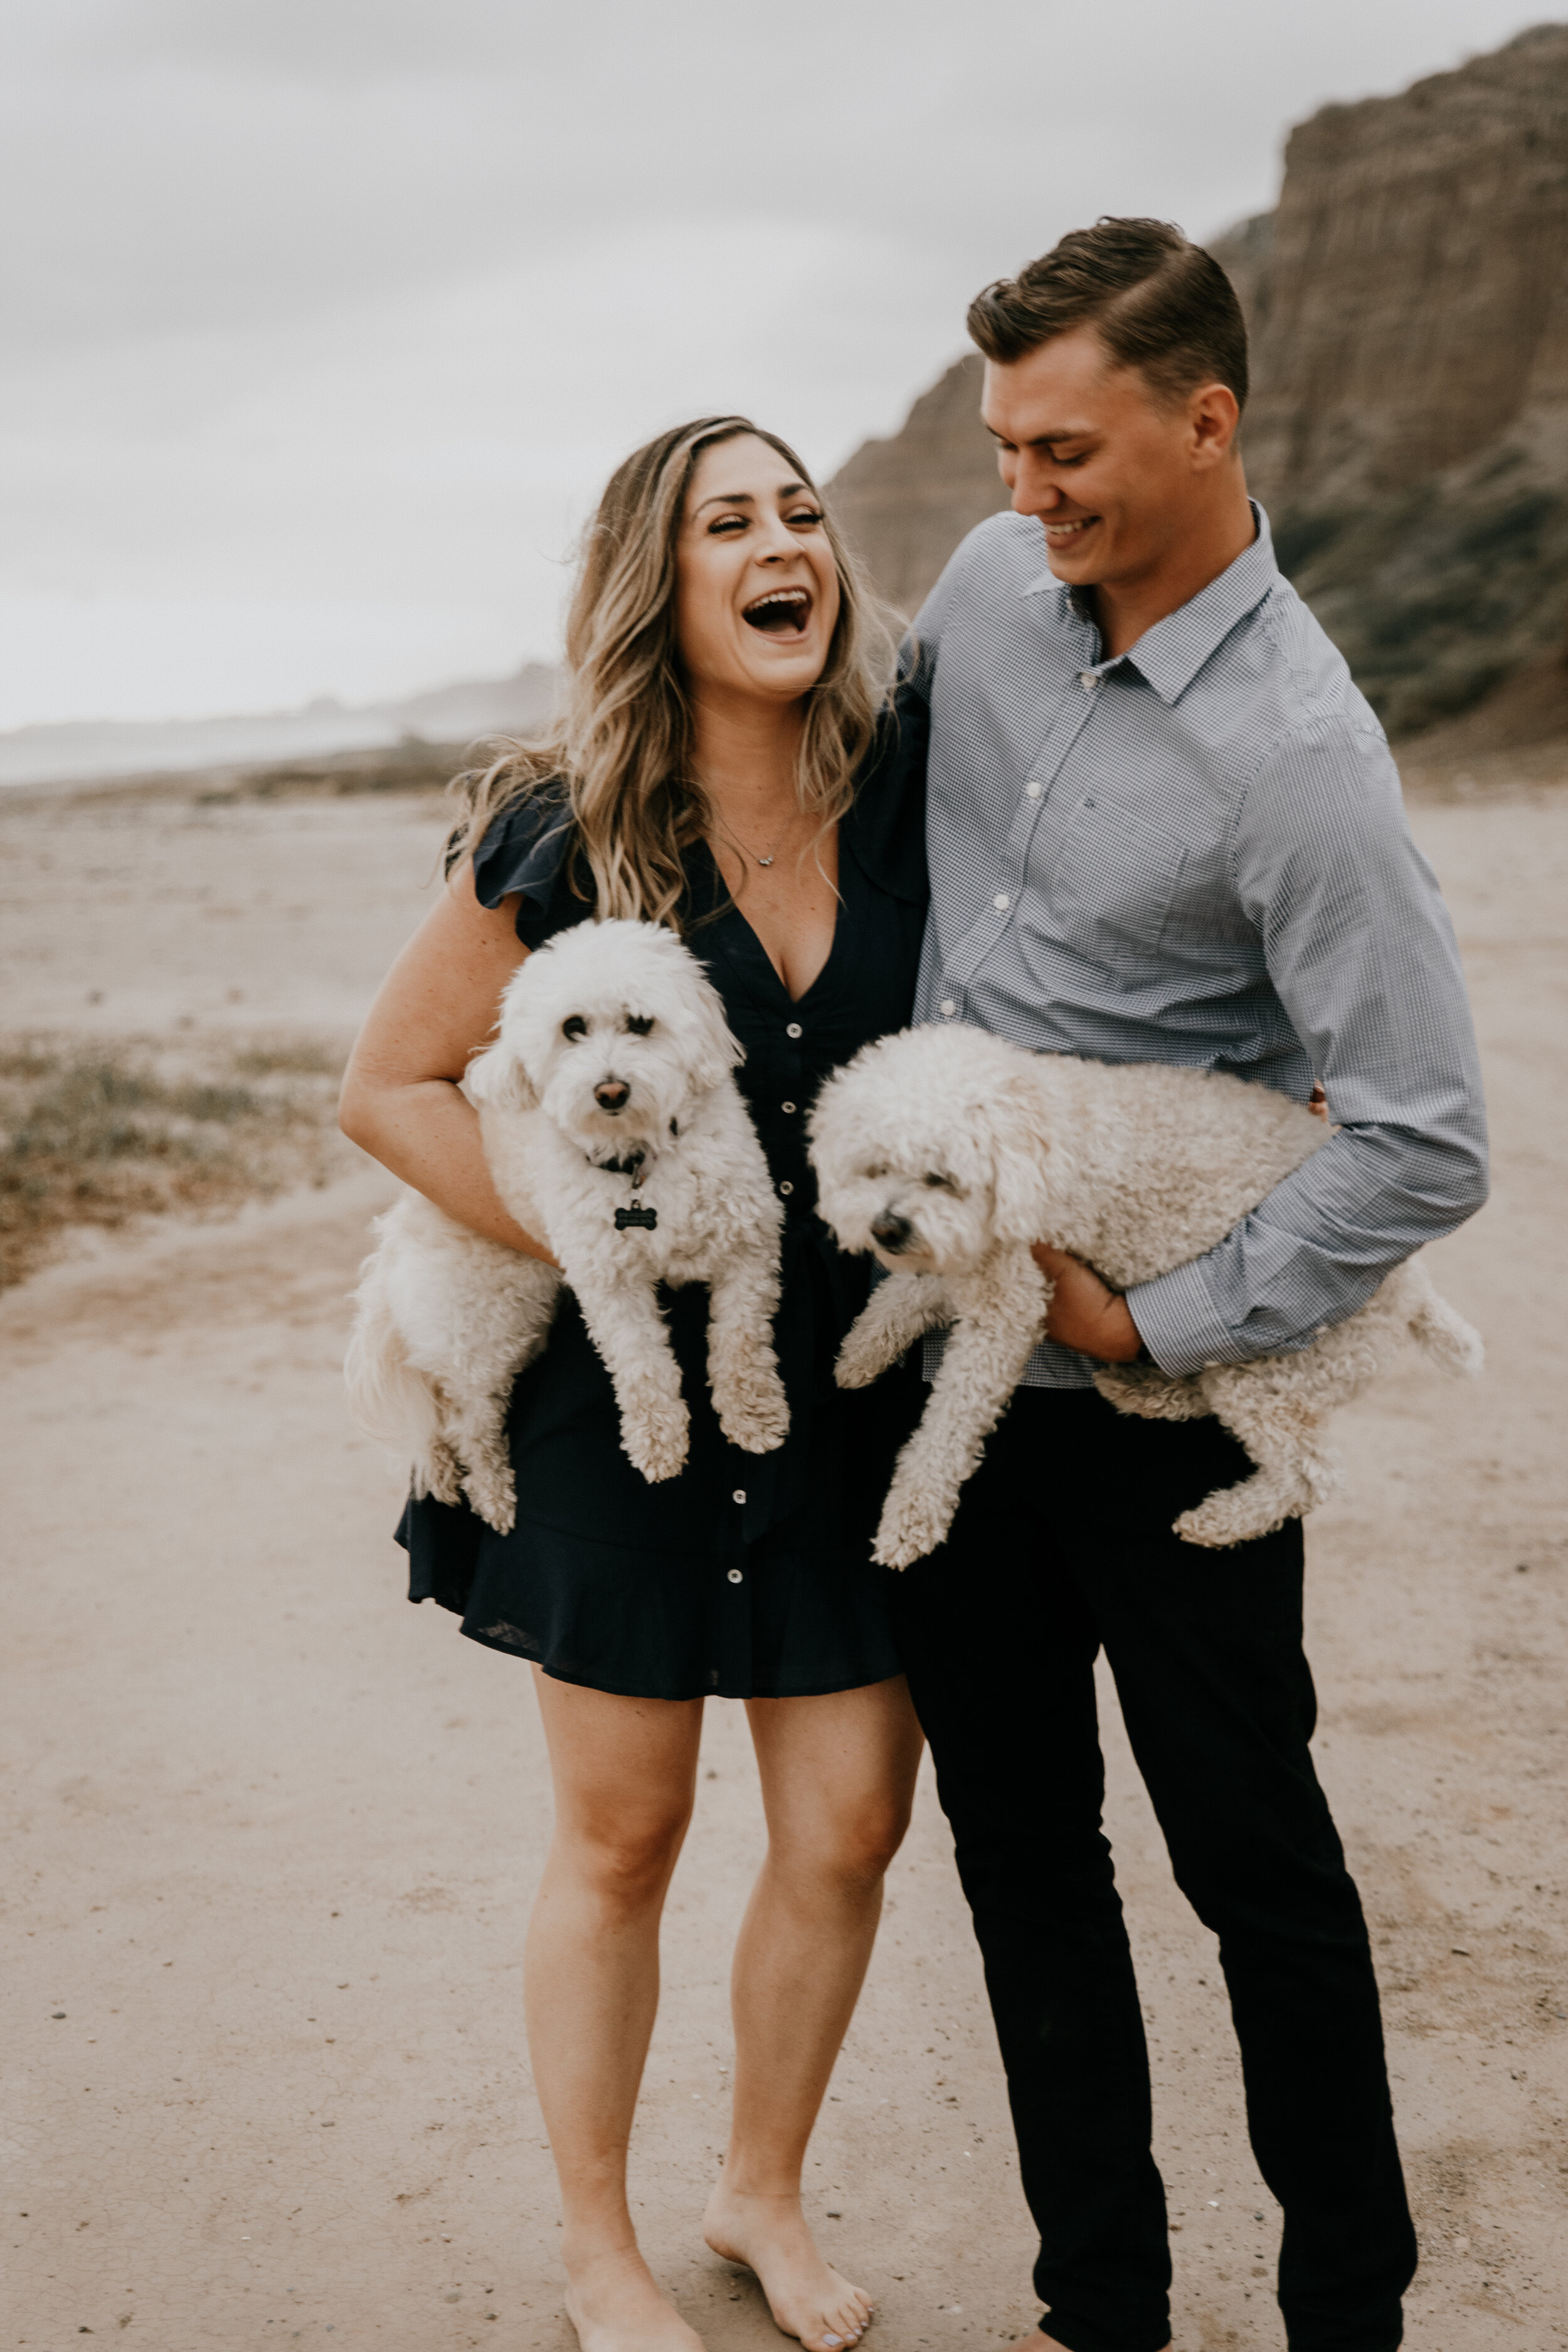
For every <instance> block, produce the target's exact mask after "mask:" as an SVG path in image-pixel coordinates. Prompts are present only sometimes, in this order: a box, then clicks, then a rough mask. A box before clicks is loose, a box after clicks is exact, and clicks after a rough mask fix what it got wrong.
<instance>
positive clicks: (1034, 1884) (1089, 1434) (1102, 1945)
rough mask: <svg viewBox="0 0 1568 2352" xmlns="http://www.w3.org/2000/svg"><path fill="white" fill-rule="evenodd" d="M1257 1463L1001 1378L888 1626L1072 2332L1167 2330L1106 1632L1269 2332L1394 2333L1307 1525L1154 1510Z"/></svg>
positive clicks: (1383, 2348) (1212, 1426) (1366, 2338)
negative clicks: (1319, 1706)
mask: <svg viewBox="0 0 1568 2352" xmlns="http://www.w3.org/2000/svg"><path fill="white" fill-rule="evenodd" d="M1250 1467H1251V1465H1250V1464H1249V1463H1248V1462H1247V1457H1246V1455H1245V1454H1243V1452H1242V1450H1241V1448H1240V1447H1239V1446H1238V1445H1237V1444H1236V1443H1235V1441H1234V1440H1233V1439H1232V1438H1230V1437H1229V1436H1227V1434H1226V1432H1225V1431H1224V1430H1223V1429H1221V1427H1220V1425H1219V1423H1217V1422H1215V1421H1212V1420H1211V1421H1200V1422H1176V1423H1173V1422H1150V1421H1137V1420H1130V1419H1126V1418H1124V1417H1123V1416H1121V1414H1119V1413H1117V1412H1114V1411H1113V1410H1112V1408H1111V1407H1110V1405H1109V1404H1107V1403H1106V1402H1104V1400H1103V1399H1102V1398H1101V1397H1100V1395H1099V1394H1098V1393H1097V1392H1096V1391H1092V1390H1089V1391H1082V1390H1050V1389H1024V1390H1020V1391H1018V1393H1017V1395H1016V1397H1015V1399H1014V1401H1013V1404H1012V1406H1011V1409H1010V1410H1009V1412H1008V1413H1007V1416H1006V1418H1005V1421H1004V1422H1003V1423H1002V1425H1001V1427H1000V1428H999V1429H998V1430H997V1432H996V1433H995V1435H994V1437H993V1438H992V1439H991V1441H990V1444H989V1447H988V1449H987V1452H986V1456H985V1459H984V1462H983V1463H982V1465H981V1467H980V1469H979V1470H978V1471H977V1472H976V1474H975V1475H974V1477H973V1479H972V1480H971V1482H970V1485H969V1486H968V1487H967V1488H966V1489H965V1492H964V1496H963V1502H962V1504H961V1506H960V1509H959V1513H958V1517H957V1518H956V1519H955V1521H954V1523H953V1528H952V1534H951V1536H950V1537H949V1539H948V1541H947V1542H946V1544H945V1545H943V1546H942V1549H941V1550H940V1551H938V1552H935V1553H933V1554H932V1555H931V1558H930V1559H926V1560H922V1561H921V1562H920V1563H919V1564H918V1565H917V1566H916V1567H914V1568H911V1569H910V1570H906V1571H905V1573H904V1574H903V1576H901V1577H895V1578H894V1580H893V1582H894V1585H895V1587H896V1592H895V1602H894V1605H895V1611H896V1618H895V1630H896V1633H897V1638H898V1641H899V1644H900V1654H901V1655H902V1656H903V1659H904V1662H905V1665H906V1668H907V1670H908V1673H909V1676H910V1686H911V1689H912V1691H913V1694H914V1700H915V1705H916V1706H917V1708H918V1709H919V1712H920V1717H921V1723H922V1724H923V1725H924V1727H925V1731H926V1736H927V1738H929V1739H930V1741H931V1752H932V1755H933V1757H934V1759H935V1763H936V1770H937V1783H938V1788H939V1790H940V1792H941V1797H942V1807H943V1810H944V1811H946V1814H947V1817H948V1819H949V1821H950V1822H951V1823H952V1832H953V1837H954V1840H955V1843H956V1846H957V1853H958V1867H959V1872H960V1874H961V1876H962V1879H963V1890H964V1893H965V1895H967V1896H968V1898H969V1905H970V1908H971V1910H972V1911H973V1916H974V1927H975V1933H976V1935H977V1937H979V1941H980V1948H981V1951H982V1953H983V1955H984V1962H985V1981H986V1986H987V1990H989V1992H990V1996H991V2006H992V2010H993V2012H994V2016H995V2020H996V2031H997V2035H998V2038H999V2040H1000V2042H1001V2047H1002V2058H1003V2063H1004V2064H1005V2068H1006V2072H1007V2087H1008V2094H1009V2096H1010V2099H1011V2102H1012V2108H1013V2121H1014V2126H1015V2128H1016V2132H1017V2137H1018V2150H1019V2157H1020V2161H1021V2166H1022V2172H1023V2186H1024V2194H1025V2196H1026V2198H1027V2200H1028V2204H1029V2210H1030V2212H1031V2213H1032V2214H1033V2216H1034V2219H1035V2221H1036V2223H1037V2226H1038V2229H1039V2232H1040V2255H1039V2261H1038V2263H1037V2265H1036V2270H1035V2285H1036V2288H1037V2292H1038V2294H1040V2296H1041V2298H1042V2300H1043V2301H1044V2302H1045V2303H1046V2305H1047V2315H1046V2317H1045V2318H1044V2319H1043V2320H1042V2321H1041V2326H1043V2327H1047V2328H1048V2330H1049V2332H1050V2334H1051V2335H1052V2336H1055V2337H1056V2338H1057V2339H1058V2342H1060V2343H1062V2344H1064V2345H1066V2346H1068V2347H1070V2352H1159V2348H1160V2347H1162V2346H1163V2345H1164V2344H1165V2343H1166V2342H1167V2341H1168V2339H1169V2337H1170V2333H1171V2328H1170V2302H1169V2288H1170V2282H1171V2264H1170V2254H1169V2249H1168V2245H1167V2240H1166V2228H1165V2198H1164V2189H1163V2185H1162V2182H1161V2179H1160V2175H1159V2173H1158V2171H1157V2169H1156V2168H1155V2164H1154V2159H1153V2157H1152V2153H1151V2148H1150V2137H1151V2129H1150V2091H1149V2065H1148V2053H1147V2050H1146V2047H1145V2043H1144V2040H1143V2023H1142V2013H1141V2011H1140V2008H1139V2001H1138V1990H1137V1986H1136V1984H1135V1982H1134V1979H1133V1973H1132V1959H1131V1952H1130V1951H1129V1948H1128V1943H1127V1935H1126V1929H1125V1927H1124V1926H1123V1923H1122V1916H1121V1899H1120V1897H1119V1896H1118V1895H1117V1892H1116V1886H1115V1881H1114V1874H1113V1872H1112V1869H1111V1858H1110V1846H1109V1845H1108V1843H1107V1842H1106V1839H1105V1837H1104V1835H1103V1833H1102V1831H1101V1828H1100V1817H1101V1810H1102V1803H1103V1797H1104V1767H1103V1764H1102V1761H1101V1759H1100V1738H1099V1727H1098V1723H1097V1719H1096V1714H1095V1700H1094V1674H1093V1669H1094V1660H1095V1655H1096V1653H1097V1652H1098V1651H1099V1650H1100V1648H1101V1647H1103V1648H1104V1651H1105V1654H1106V1657H1107V1659H1108V1661H1109V1663H1110V1669H1111V1672H1112V1674H1113V1675H1115V1678H1116V1687H1117V1691H1118V1694H1119V1696H1120V1698H1121V1709H1122V1714H1123V1717H1124V1718H1125V1721H1126V1725H1127V1730H1128V1734H1129V1737H1130V1738H1131V1744H1132V1749H1133V1753H1134V1755H1135V1756H1136V1758H1137V1760H1138V1767H1139V1769H1140V1771H1141V1772H1142V1775H1143V1779H1144V1781H1145V1783H1146V1785H1147V1787H1148V1790H1149V1794H1150V1797H1151V1798H1152V1801H1153V1805H1154V1810H1155V1811H1156V1813H1157V1814H1158V1816H1159V1820H1160V1825H1161V1828H1162V1829H1163V1832H1164V1835H1165V1841H1166V1843H1167V1845H1168V1847H1169V1849H1170V1854H1171V1860H1172V1864H1173V1867H1174V1870H1175V1874H1176V1879H1177V1882H1178V1884H1179V1885H1180V1886H1181V1888H1182V1890H1183V1892H1184V1895H1186V1896H1187V1899H1188V1900H1189V1902H1190V1903H1191V1904H1192V1905H1193V1907H1194V1910H1195V1911H1196V1912H1197V1914H1198V1916H1199V1917H1200V1918H1201V1919H1202V1920H1203V1921H1204V1922H1205V1926H1207V1927H1211V1928H1212V1929H1213V1930H1214V1931H1215V1934H1216V1935H1217V1936H1218V1937H1219V1947H1220V1958H1221V1962H1222V1964H1223V1966H1224V1969H1225V1975H1226V1985H1227V1987H1228V1989H1229V1992H1230V2003H1231V2014H1232V2017H1233V2018H1234V2020H1235V2023H1236V2031H1237V2039H1238V2041H1239V2042H1240V2045H1241V2057H1242V2066H1243V2072H1244V2075H1245V2079H1246V2085H1247V2123H1248V2126H1249V2129H1250V2132H1251V2136H1252V2145H1253V2148H1254V2150H1255V2151H1256V2154H1257V2158H1258V2167H1259V2168H1260V2170H1261V2171H1262V2174H1263V2177H1264V2179H1265V2180H1267V2182H1268V2186H1269V2188H1270V2189H1272V2190H1273V2192H1274V2195H1275V2196H1276V2197H1277V2198H1278V2199H1279V2202H1280V2204H1281V2206H1282V2207H1283V2208H1284V2215H1285V2229H1284V2242H1283V2245H1282V2249H1281V2253H1280V2261H1279V2302H1280V2306H1281V2308H1282V2310H1283V2312H1284V2315H1285V2323H1286V2329H1287V2334H1288V2336H1289V2344H1290V2347H1291V2352H1391V2347H1394V2346H1395V2345H1397V2344H1398V2343H1399V2341H1400V2338H1401V2334H1402V2326H1401V2318H1400V2297H1401V2294H1403V2292H1404V2290H1405V2287H1406V2286H1407V2285H1408V2284H1409V2283H1410V2280H1411V2277H1412V2276H1413V2274H1414V2273H1415V2232H1414V2231H1413V2229H1412V2227H1411V2221H1410V2213H1409V2208H1408V2206H1407V2205H1406V2203H1405V2184H1404V2179H1403V2177H1402V2175H1401V2171H1400V2164H1399V2151H1398V2148H1397V2147H1396V2145H1395V2142H1394V2120H1393V2115H1392V2111H1391V2108H1390V2105H1389V2095H1388V2083H1387V2074H1386V2071H1385V2068H1384V2050H1383V2028H1382V2022H1381V2020H1380V2016H1379V2011H1378V2001H1377V1986H1376V1982H1375V1979H1374V1978H1373V1967H1372V1955H1371V1952H1370V1949H1369V1948H1368V1943H1367V1936H1366V1928H1365V1926H1364V1924H1363V1919H1362V1912H1361V1904H1360V1901H1359V1899H1358V1897H1357V1895H1356V1890H1355V1886H1354V1885H1353V1883H1352V1879H1351V1877H1350V1874H1349V1873H1348V1872H1347V1870H1346V1868H1345V1864H1344V1855H1343V1851H1342V1847H1341V1844H1340V1841H1339V1837H1338V1834H1337V1832H1336V1831H1335V1829H1334V1825H1333V1822H1332V1820H1331V1817H1330V1814H1329V1809H1328V1804H1327V1801H1325V1799H1324V1796H1323V1793H1322V1790H1321V1788H1320V1787H1319V1785H1318V1780H1317V1776H1316V1774H1315V1773H1314V1771H1313V1769H1312V1761H1311V1758H1310V1754H1309V1752H1308V1746H1307V1743H1308V1740H1309V1739H1310V1737H1311V1732H1312V1727H1313V1723H1314V1720H1315V1715H1316V1700H1315V1696H1314V1694H1313V1689H1312V1678H1311V1674H1310V1670H1309V1667H1308V1664H1307V1661H1306V1658H1305V1656H1304V1654H1303V1653H1302V1648H1301V1557H1302V1554H1301V1529H1300V1523H1299V1522H1295V1521H1292V1522H1291V1523H1290V1524H1289V1526H1288V1527H1286V1528H1283V1529H1282V1530H1281V1531H1280V1532H1279V1534H1278V1535H1273V1536H1266V1537H1263V1538H1260V1539H1259V1540H1258V1542H1256V1543H1251V1544H1246V1545H1243V1546H1240V1547H1238V1548H1237V1549H1235V1550H1232V1551H1204V1550H1200V1549H1196V1548H1194V1546H1192V1545H1190V1544H1184V1543H1182V1542H1180V1541H1179V1540H1178V1539H1177V1538H1175V1537H1174V1536H1173V1534H1172V1533H1171V1522H1172V1520H1173V1518H1174V1517H1176V1514H1177V1513H1178V1512H1179V1511H1181V1510H1184V1509H1185V1508H1187V1507H1189V1506H1190V1505H1192V1504H1194V1503H1195V1502H1197V1501H1198V1500H1199V1499H1200V1498H1201V1497H1202V1496H1205V1494H1207V1493H1208V1492H1209V1491H1210V1490H1211V1488H1213V1487H1215V1486H1231V1485H1234V1483H1235V1482H1236V1480H1237V1478H1240V1477H1243V1476H1246V1475H1247V1474H1248V1472H1249V1470H1250Z"/></svg>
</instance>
